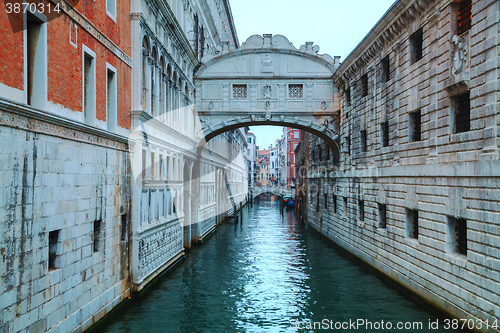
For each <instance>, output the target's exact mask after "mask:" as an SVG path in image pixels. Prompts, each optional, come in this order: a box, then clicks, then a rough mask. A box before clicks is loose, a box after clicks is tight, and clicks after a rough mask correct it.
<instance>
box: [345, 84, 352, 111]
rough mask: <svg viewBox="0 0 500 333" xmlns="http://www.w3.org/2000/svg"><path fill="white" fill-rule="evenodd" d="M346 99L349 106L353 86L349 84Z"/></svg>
mask: <svg viewBox="0 0 500 333" xmlns="http://www.w3.org/2000/svg"><path fill="white" fill-rule="evenodd" d="M345 99H346V101H347V106H351V87H350V86H348V87H347V89H346V90H345Z"/></svg>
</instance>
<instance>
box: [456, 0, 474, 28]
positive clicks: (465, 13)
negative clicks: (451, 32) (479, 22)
mask: <svg viewBox="0 0 500 333" xmlns="http://www.w3.org/2000/svg"><path fill="white" fill-rule="evenodd" d="M471 22H472V1H471V0H462V1H461V2H460V7H459V8H458V12H457V35H461V34H463V33H464V32H466V31H468V30H469V29H470V28H471Z"/></svg>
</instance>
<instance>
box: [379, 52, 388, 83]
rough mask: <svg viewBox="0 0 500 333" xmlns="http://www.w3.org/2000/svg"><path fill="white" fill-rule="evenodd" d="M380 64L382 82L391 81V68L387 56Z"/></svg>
mask: <svg viewBox="0 0 500 333" xmlns="http://www.w3.org/2000/svg"><path fill="white" fill-rule="evenodd" d="M380 64H381V66H382V82H384V83H385V82H387V81H389V80H390V79H391V67H390V62H389V56H386V57H384V58H383V59H382V60H381V61H380Z"/></svg>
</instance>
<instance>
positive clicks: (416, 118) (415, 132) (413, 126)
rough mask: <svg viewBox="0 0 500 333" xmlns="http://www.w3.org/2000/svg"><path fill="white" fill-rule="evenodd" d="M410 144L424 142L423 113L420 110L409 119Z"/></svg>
mask: <svg viewBox="0 0 500 333" xmlns="http://www.w3.org/2000/svg"><path fill="white" fill-rule="evenodd" d="M409 121H410V123H409V128H408V129H409V132H410V142H415V141H420V140H422V113H421V111H420V110H417V111H415V112H411V113H410V118H409Z"/></svg>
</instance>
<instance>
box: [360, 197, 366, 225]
mask: <svg viewBox="0 0 500 333" xmlns="http://www.w3.org/2000/svg"><path fill="white" fill-rule="evenodd" d="M359 220H360V221H364V220H365V202H364V200H359Z"/></svg>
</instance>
